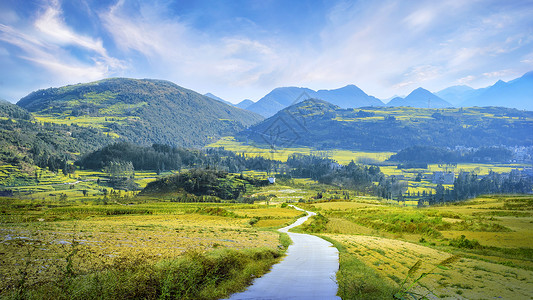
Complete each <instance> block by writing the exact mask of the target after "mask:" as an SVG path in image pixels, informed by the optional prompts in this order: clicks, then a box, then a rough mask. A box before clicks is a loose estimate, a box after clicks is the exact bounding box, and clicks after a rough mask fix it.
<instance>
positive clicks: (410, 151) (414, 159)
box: [389, 146, 512, 168]
mask: <svg viewBox="0 0 533 300" xmlns="http://www.w3.org/2000/svg"><path fill="white" fill-rule="evenodd" d="M511 159H512V153H511V151H510V150H509V149H506V148H504V147H481V148H479V149H476V150H473V149H470V150H468V151H464V152H461V151H452V150H448V149H446V148H438V147H431V146H412V147H407V148H405V149H403V150H401V151H400V152H398V153H397V154H395V155H392V156H391V157H390V158H389V160H390V161H397V162H403V163H418V164H426V165H427V164H431V163H458V162H472V161H476V160H477V161H487V160H488V161H490V162H508V161H510V160H511ZM426 168H427V166H426Z"/></svg>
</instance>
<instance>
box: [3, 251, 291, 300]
mask: <svg viewBox="0 0 533 300" xmlns="http://www.w3.org/2000/svg"><path fill="white" fill-rule="evenodd" d="M280 256H281V253H280V252H279V251H276V250H273V249H269V248H257V249H246V250H233V249H220V250H214V251H212V252H209V253H201V252H196V251H191V252H187V253H186V254H185V255H182V256H180V257H178V258H175V259H168V260H163V261H159V262H156V263H151V262H149V261H146V260H144V259H143V258H142V257H134V258H122V259H120V260H117V261H116V262H115V264H113V265H112V266H109V267H108V268H106V269H104V270H102V271H98V272H91V273H83V272H82V273H77V272H76V271H75V270H72V269H69V268H66V269H64V272H62V273H60V274H59V275H60V276H58V278H57V279H55V280H51V281H48V282H45V283H41V284H39V285H27V284H25V281H24V278H21V280H19V281H17V282H15V283H14V284H13V285H12V286H11V287H10V289H9V290H7V291H6V292H4V293H3V295H2V298H5V299H50V297H52V298H54V299H220V298H223V297H226V296H228V295H229V294H231V293H234V292H238V291H240V290H243V289H244V288H245V287H246V286H248V285H249V284H250V283H251V281H252V279H253V278H255V277H258V276H261V275H262V274H264V273H265V272H267V271H268V270H269V269H270V266H271V265H272V264H274V263H275V262H277V261H278V259H279V257H280Z"/></svg>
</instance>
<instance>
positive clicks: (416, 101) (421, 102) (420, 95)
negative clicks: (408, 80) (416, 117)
mask: <svg viewBox="0 0 533 300" xmlns="http://www.w3.org/2000/svg"><path fill="white" fill-rule="evenodd" d="M387 106H410V107H419V108H444V107H453V105H451V104H450V103H449V102H447V101H445V100H443V99H441V98H439V97H438V96H436V95H434V94H433V93H431V92H430V91H428V90H426V89H423V88H417V89H416V90H414V91H412V92H411V93H410V94H409V95H407V97H405V98H400V97H396V98H394V99H392V100H391V101H389V103H387Z"/></svg>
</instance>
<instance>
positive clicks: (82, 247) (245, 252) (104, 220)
mask: <svg viewBox="0 0 533 300" xmlns="http://www.w3.org/2000/svg"><path fill="white" fill-rule="evenodd" d="M67 191H69V192H70V190H67ZM73 194H76V195H73V196H72V198H70V197H69V198H68V200H65V201H60V200H57V199H56V198H54V197H47V198H46V199H44V200H42V199H10V198H0V211H1V212H2V215H1V216H0V240H2V241H4V242H3V243H0V253H2V254H3V266H2V268H1V269H0V278H4V279H6V278H7V279H9V280H2V282H0V295H2V297H4V296H5V297H7V298H10V297H15V298H16V297H18V296H21V295H22V294H21V293H23V296H24V297H28V298H42V297H45V296H44V295H54V296H55V298H59V299H61V298H68V297H69V296H68V295H74V296H72V297H73V298H87V297H88V298H94V297H93V296H94V294H93V293H95V292H96V291H97V290H99V289H102V293H103V294H102V295H104V298H106V297H107V298H114V297H115V296H116V295H117V294H114V293H118V292H120V293H123V295H131V297H134V298H137V297H141V298H145V297H147V298H154V297H155V298H157V297H160V296H161V297H163V298H164V297H166V296H164V295H167V294H168V295H170V297H178V298H183V299H217V297H222V296H221V295H227V294H228V293H230V292H236V291H238V290H240V289H242V288H243V287H244V286H245V285H246V284H247V283H249V282H250V280H251V278H253V277H255V276H259V275H260V274H262V272H265V271H266V270H268V268H269V267H270V265H271V264H272V263H274V262H275V261H277V258H278V257H279V255H281V253H280V252H279V251H281V250H283V249H286V248H287V247H288V245H289V243H290V239H289V238H288V236H286V235H283V234H281V235H280V234H279V233H277V232H274V231H273V230H272V229H273V228H275V227H276V226H282V225H284V224H286V223H288V222H291V221H292V220H294V218H296V217H298V216H299V215H300V214H301V213H300V212H298V211H296V210H294V209H290V208H279V207H277V206H274V205H270V206H266V205H259V204H255V205H251V204H234V203H172V202H161V201H159V200H157V199H136V198H133V197H132V198H128V199H129V200H128V202H127V203H128V204H127V205H125V204H123V203H121V202H123V201H124V200H123V199H124V198H117V202H116V203H115V202H112V203H109V204H107V205H101V204H98V202H94V201H92V200H89V201H86V202H84V201H83V200H84V198H87V197H83V196H82V194H81V193H79V191H78V193H73ZM122 195H123V196H124V193H122ZM252 215H256V216H257V217H258V218H260V219H261V221H263V220H264V221H275V222H278V223H274V224H268V226H250V225H249V223H248V221H249V220H250V217H251V216H252ZM72 245H76V251H72V250H71V247H72ZM215 250H216V251H215ZM213 251H215V252H213ZM211 252H213V254H212V255H211V254H209V253H211ZM69 253H74V254H75V255H70V254H69ZM189 253H196V254H194V255H195V256H194V257H196V258H195V259H197V260H200V261H201V263H199V264H205V265H206V266H207V267H206V268H210V267H213V264H215V267H216V266H218V265H217V264H218V263H216V261H217V260H219V259H222V261H225V262H228V259H230V258H231V259H233V258H234V257H237V258H238V261H237V262H233V261H232V260H230V261H229V262H228V263H231V264H234V263H235V264H237V265H236V267H238V268H237V269H235V270H233V269H232V270H230V271H228V272H229V273H224V274H226V275H220V276H219V275H217V274H218V271H216V272H215V273H216V274H211V273H209V272H210V271H209V270H208V269H201V270H196V269H193V270H192V271H191V272H193V273H194V274H196V272H200V273H201V272H204V273H205V274H207V275H205V274H204V273H202V274H204V275H205V276H211V275H212V276H214V278H215V279H213V280H214V281H210V282H211V283H208V284H207V283H206V287H205V288H198V289H196V288H195V287H194V288H193V287H191V288H192V289H193V290H192V291H191V292H184V291H181V292H179V293H178V292H176V289H178V288H176V287H174V286H173V285H172V284H171V283H173V282H175V281H179V280H182V279H180V278H179V277H175V276H178V274H177V273H180V272H181V271H180V272H178V271H168V272H174V273H172V276H171V277H168V276H166V275H165V276H166V277H158V276H160V272H163V271H164V272H167V271H166V270H167V269H168V268H170V270H174V269H173V268H175V267H176V268H177V266H182V265H183V264H186V265H187V264H192V265H194V264H198V263H196V262H195V261H196V260H192V261H191V260H190V259H191V258H190V257H189V258H187V257H188V255H189ZM217 253H219V254H217ZM220 253H223V254H220ZM228 253H229V254H228ZM232 253H233V254H232ZM273 253H274V254H273ZM206 255H207V256H206ZM213 255H214V257H215V258H213V257H212V256H213ZM228 255H229V256H228ZM68 257H70V258H71V260H70V263H69V262H68V260H69V259H68ZM184 257H185V258H184ZM194 257H193V258H194ZM241 257H242V260H243V262H242V263H241V262H239V261H240V260H241ZM256 257H259V258H256ZM126 258H131V259H135V260H136V262H132V263H130V262H128V261H127V260H128V259H126ZM183 259H185V260H183ZM187 259H188V260H187ZM123 260H124V261H123ZM183 261H185V262H183ZM253 261H257V263H253ZM164 262H170V263H168V265H165V264H166V263H164ZM68 265H71V267H67V266H68ZM161 268H162V269H161ZM66 269H73V270H74V269H75V272H74V273H75V276H74V277H75V278H74V277H72V276H70V277H69V278H68V280H66V279H65V280H64V279H63V277H62V276H63V275H62V274H64V273H65V272H66V271H65V270H66ZM162 270H163V271H162ZM69 272H70V271H69ZM22 274H26V275H24V276H22ZM252 274H253V275H254V276H252ZM60 275H61V276H60ZM204 275H202V276H203V277H205V276H204ZM169 276H170V275H169ZM180 276H181V275H180ZM187 276H188V275H187ZM71 277H72V278H71ZM203 277H202V278H203ZM219 277H220V278H219ZM169 278H170V279H172V280H171V282H167V283H165V282H166V281H165V280H167V279H168V280H170V279H169ZM217 278H218V279H217ZM56 279H57V280H56ZM137 280H140V281H139V286H140V287H144V288H146V289H147V291H146V293H147V294H142V292H141V291H139V290H138V289H137V287H136V286H132V285H133V284H134V283H135V282H136V281H137ZM144 280H146V284H147V286H143V284H145V282H144ZM154 280H155V281H154ZM195 280H196V279H195ZM226 281H227V282H228V283H224V282H226ZM17 282H19V283H17ZM20 282H23V283H20ZM213 282H214V283H213ZM233 282H239V283H238V284H235V283H233ZM117 284H120V285H121V286H118V287H117ZM165 284H171V285H170V286H167V287H165ZM184 284H194V285H195V286H196V285H199V286H201V285H202V284H203V283H191V282H188V283H184ZM39 286H40V287H39ZM148 286H150V288H148ZM157 286H159V287H157ZM21 287H22V290H21ZM178 290H179V289H178ZM114 291H115V292H114ZM43 293H44V294H43ZM50 293H51V294H50ZM108 293H109V294H108ZM139 293H141V294H139ZM180 293H181V294H180ZM78 295H79V296H78ZM154 295H156V296H154ZM157 295H158V296H157ZM209 295H211V296H209ZM21 297H22V296H21ZM121 297H122V296H121Z"/></svg>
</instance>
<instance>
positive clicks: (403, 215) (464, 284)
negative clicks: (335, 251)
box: [301, 195, 533, 299]
mask: <svg viewBox="0 0 533 300" xmlns="http://www.w3.org/2000/svg"><path fill="white" fill-rule="evenodd" d="M532 200H533V198H532V197H531V196H526V195H522V196H520V195H509V196H501V195H498V196H484V197H479V198H476V199H472V200H468V201H464V202H461V203H457V204H454V205H446V206H435V207H430V208H414V207H401V206H398V205H395V204H393V203H386V202H383V201H382V200H379V199H377V198H371V197H367V198H362V197H361V198H359V197H357V198H356V199H354V200H351V201H322V202H316V203H308V204H302V205H301V206H302V207H304V208H308V209H312V210H315V211H317V212H319V213H320V214H321V215H323V216H325V217H326V220H327V221H326V222H324V221H321V222H318V221H317V220H314V221H313V220H311V221H308V222H307V223H306V224H307V225H306V224H304V226H308V228H314V230H315V231H314V232H320V234H321V235H324V236H326V237H327V238H329V239H332V240H334V241H337V242H339V243H340V244H342V246H343V247H344V248H345V249H346V251H347V252H348V253H349V254H350V255H352V256H353V257H355V258H357V259H358V260H360V261H362V262H363V263H364V264H365V265H366V266H368V267H370V268H372V269H373V270H375V272H376V274H378V275H379V276H381V277H385V278H387V280H388V281H389V282H390V283H391V284H392V285H396V286H397V287H398V286H399V285H400V284H401V282H402V281H403V280H404V279H405V278H406V276H407V274H408V271H409V269H410V268H411V267H412V266H413V265H415V263H416V262H417V261H418V260H421V263H422V267H421V269H420V270H419V271H418V273H417V274H415V275H416V276H415V275H413V276H414V277H413V278H409V280H408V282H412V281H413V280H414V279H416V278H417V277H418V276H419V275H420V274H422V273H423V272H428V271H429V270H430V269H433V268H435V267H436V265H437V264H438V263H439V262H440V261H442V260H444V259H446V258H447V257H450V256H452V255H459V256H460V257H461V259H460V261H459V262H456V263H454V264H452V265H451V266H450V268H449V270H441V269H438V268H437V269H436V270H433V271H432V272H433V273H436V274H433V275H429V276H427V277H426V278H424V279H423V280H421V281H420V282H419V283H420V284H419V285H418V284H416V285H415V289H413V290H412V291H414V292H417V293H419V294H422V295H425V294H428V297H429V298H430V299H432V298H433V299H438V298H445V299H456V298H466V299H487V298H494V297H497V298H503V299H530V298H531V295H533V280H532V279H531V278H533V247H532V246H533V205H532V203H533V202H532ZM317 222H318V223H317ZM311 225H312V226H311Z"/></svg>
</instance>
